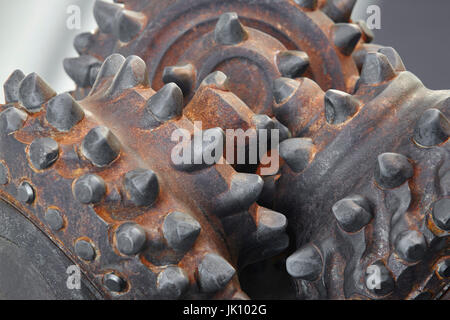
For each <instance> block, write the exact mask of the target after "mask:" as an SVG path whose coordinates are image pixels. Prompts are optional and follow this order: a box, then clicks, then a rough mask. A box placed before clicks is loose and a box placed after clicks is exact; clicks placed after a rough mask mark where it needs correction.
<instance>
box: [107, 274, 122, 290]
mask: <svg viewBox="0 0 450 320" xmlns="http://www.w3.org/2000/svg"><path fill="white" fill-rule="evenodd" d="M103 284H104V285H105V287H106V288H108V290H109V291H111V292H123V291H125V289H126V288H127V282H126V281H125V280H124V279H123V278H122V277H119V276H118V275H116V274H114V273H107V274H105V275H104V277H103Z"/></svg>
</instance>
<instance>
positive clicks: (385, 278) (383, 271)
mask: <svg viewBox="0 0 450 320" xmlns="http://www.w3.org/2000/svg"><path fill="white" fill-rule="evenodd" d="M365 280H366V281H365V282H366V287H367V289H369V291H371V292H372V293H374V294H376V295H378V296H385V295H387V294H389V293H391V292H392V291H394V288H395V281H394V278H393V277H392V274H391V272H390V271H389V270H388V269H387V268H386V266H385V265H384V263H383V261H380V260H378V261H376V262H374V263H373V264H371V265H370V266H368V267H367V269H366V275H365Z"/></svg>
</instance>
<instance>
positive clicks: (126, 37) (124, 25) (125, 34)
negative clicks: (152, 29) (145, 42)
mask: <svg viewBox="0 0 450 320" xmlns="http://www.w3.org/2000/svg"><path fill="white" fill-rule="evenodd" d="M145 20H146V18H145V15H144V14H142V13H140V12H135V11H130V10H120V11H118V12H117V13H116V16H115V23H114V33H115V35H116V37H118V38H119V39H120V41H122V42H129V41H131V40H132V39H133V38H134V37H136V36H137V35H138V34H139V32H140V31H141V30H142V28H143V27H144V25H145Z"/></svg>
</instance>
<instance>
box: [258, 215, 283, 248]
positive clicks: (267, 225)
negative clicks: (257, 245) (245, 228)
mask: <svg viewBox="0 0 450 320" xmlns="http://www.w3.org/2000/svg"><path fill="white" fill-rule="evenodd" d="M286 227H287V219H286V217H285V216H284V215H283V214H281V213H279V212H276V211H272V210H269V209H266V208H261V209H260V210H259V212H258V227H257V230H256V238H257V240H258V241H267V240H270V239H272V238H275V237H276V236H278V235H280V234H281V233H283V232H284V230H285V229H286Z"/></svg>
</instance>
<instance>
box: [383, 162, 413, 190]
mask: <svg viewBox="0 0 450 320" xmlns="http://www.w3.org/2000/svg"><path fill="white" fill-rule="evenodd" d="M413 174H414V169H413V167H412V165H411V163H409V161H408V158H406V157H405V156H403V155H401V154H398V153H383V154H380V155H379V156H378V160H377V165H376V167H375V180H376V182H377V184H378V185H379V186H380V187H382V188H384V189H393V188H397V187H399V186H401V185H402V184H403V183H405V182H406V180H408V179H410V178H411V177H412V176H413Z"/></svg>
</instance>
